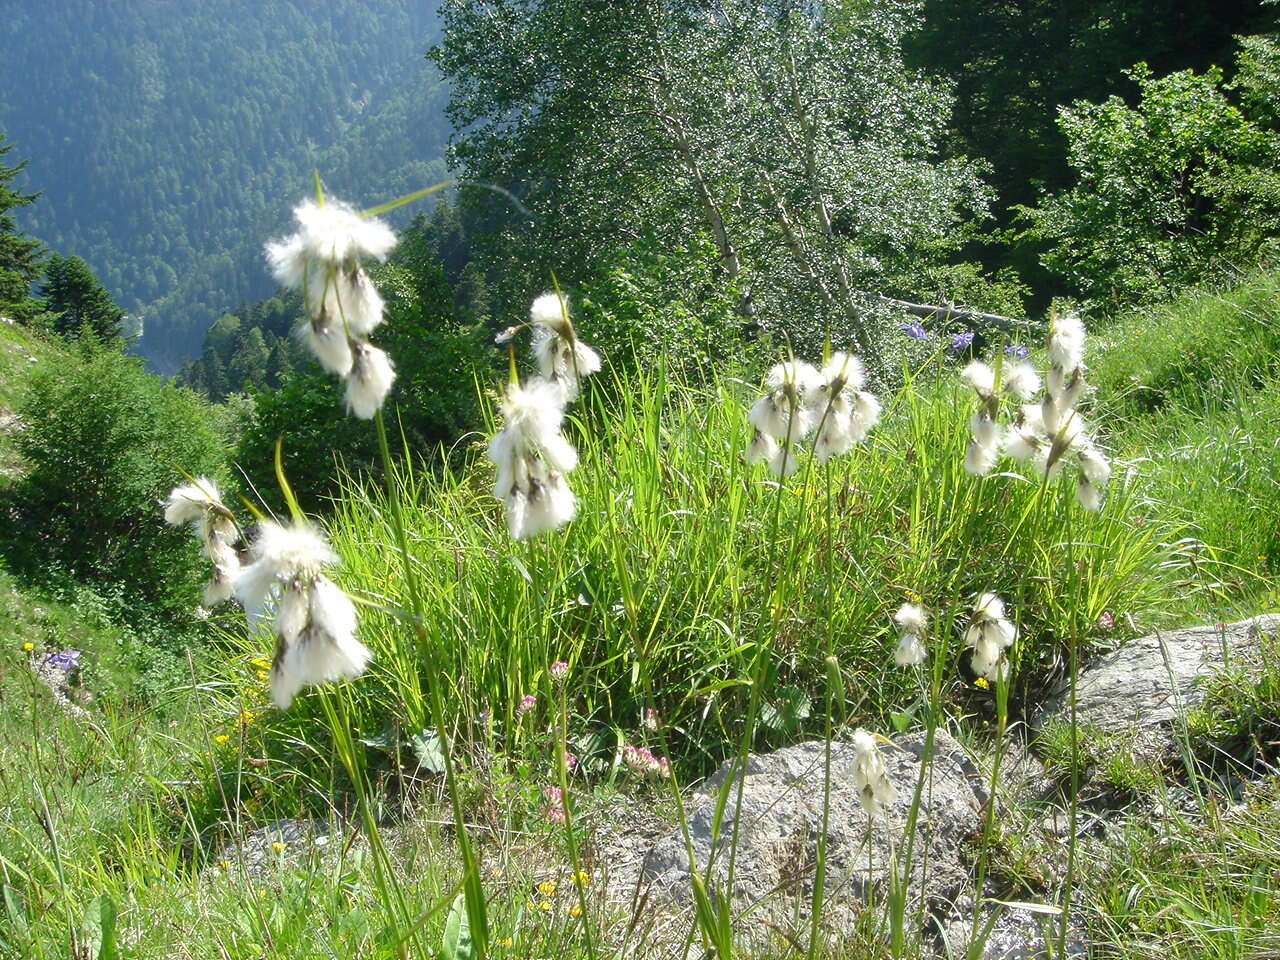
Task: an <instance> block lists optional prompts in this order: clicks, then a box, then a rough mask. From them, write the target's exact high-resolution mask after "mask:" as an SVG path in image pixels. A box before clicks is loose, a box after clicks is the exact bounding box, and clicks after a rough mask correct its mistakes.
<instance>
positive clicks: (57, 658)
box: [44, 649, 80, 673]
mask: <svg viewBox="0 0 1280 960" xmlns="http://www.w3.org/2000/svg"><path fill="white" fill-rule="evenodd" d="M44 662H45V663H47V664H49V666H51V667H57V668H58V669H59V670H62V671H63V672H65V673H70V672H71V671H72V670H74V669H75V668H76V667H78V666H80V651H79V650H73V649H68V650H61V651H59V652H58V653H51V654H49V655H48V656H47V657H45V658H44Z"/></svg>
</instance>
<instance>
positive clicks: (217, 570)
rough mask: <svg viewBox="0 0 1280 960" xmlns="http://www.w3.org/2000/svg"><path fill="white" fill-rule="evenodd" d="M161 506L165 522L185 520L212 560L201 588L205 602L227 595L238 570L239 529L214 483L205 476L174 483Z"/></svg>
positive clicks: (175, 523) (213, 602)
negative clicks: (209, 574) (237, 542)
mask: <svg viewBox="0 0 1280 960" xmlns="http://www.w3.org/2000/svg"><path fill="white" fill-rule="evenodd" d="M163 506H164V519H165V522H166V523H168V524H170V525H171V526H175V527H180V526H182V525H184V524H189V525H190V526H191V528H192V531H193V532H194V533H195V535H196V538H197V539H198V540H199V541H200V546H201V548H202V549H203V551H204V555H205V557H206V558H208V560H209V561H210V563H212V564H213V576H212V577H211V578H210V580H209V582H208V583H206V584H205V588H204V602H205V606H209V607H212V606H215V605H217V604H219V603H222V602H223V601H224V600H229V599H231V581H232V579H233V578H234V577H235V576H236V574H237V573H239V571H240V555H239V554H238V553H237V552H236V549H235V547H234V546H233V545H234V544H235V542H236V540H237V539H239V536H240V532H239V530H238V529H237V527H236V524H235V518H234V516H233V515H232V513H231V511H230V510H228V509H227V507H226V505H225V504H224V503H223V502H222V495H221V493H220V492H219V491H218V485H217V484H216V483H214V481H213V480H211V479H209V478H208V477H197V478H195V479H194V480H192V481H191V483H188V484H184V485H182V486H178V487H174V488H173V490H171V491H170V492H169V496H168V498H167V499H165V501H164V503H163Z"/></svg>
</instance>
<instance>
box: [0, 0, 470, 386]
mask: <svg viewBox="0 0 1280 960" xmlns="http://www.w3.org/2000/svg"><path fill="white" fill-rule="evenodd" d="M435 7H436V4H435V3H434V0H397V2H373V0H333V2H325V3H323V4H317V3H307V2H304V0H270V2H259V0H191V2H184V3H170V2H166V0H130V2H126V3H97V2H87V0H84V2H72V3H53V4H49V3H34V2H23V0H3V2H0V17H3V20H4V23H5V25H6V30H5V31H4V34H3V36H2V37H0V90H3V91H4V93H3V97H2V98H0V128H3V129H4V130H5V132H6V133H7V134H8V135H9V137H10V139H11V141H12V142H13V143H15V144H18V145H19V152H20V156H21V157H23V158H33V164H32V167H31V168H30V169H29V170H28V171H26V179H25V180H24V181H23V182H22V183H21V184H19V186H27V185H29V186H30V188H31V189H33V190H41V191H44V196H43V197H42V198H41V199H40V200H39V202H37V203H35V204H32V205H30V206H27V207H24V208H22V209H21V210H19V211H17V212H16V217H17V220H18V222H19V223H20V224H21V226H22V227H23V228H25V229H26V230H27V231H28V232H29V233H31V234H32V235H34V236H36V237H38V238H39V239H40V240H42V241H44V242H45V243H46V244H47V245H48V246H49V247H50V248H52V249H54V250H57V251H60V252H62V253H63V254H66V255H75V256H79V257H82V258H83V259H84V260H85V261H86V262H87V263H88V264H89V266H90V267H91V268H92V270H93V271H94V272H95V273H96V274H97V275H98V276H99V277H100V278H101V279H102V281H103V283H104V284H105V285H106V287H107V288H108V290H109V291H110V292H111V293H112V294H113V296H114V297H115V299H116V300H117V301H118V302H119V303H120V305H121V306H122V307H123V308H124V309H125V310H126V311H127V312H128V313H129V314H130V315H132V316H133V317H135V318H137V319H138V320H140V321H141V322H142V324H143V325H144V326H145V336H144V337H143V339H142V341H141V345H140V346H141V349H142V351H143V352H144V353H145V354H146V356H147V357H148V359H150V360H151V361H152V362H153V363H155V364H156V365H157V366H158V367H159V368H160V369H162V370H166V371H172V370H174V369H176V368H177V366H178V365H179V364H180V363H181V362H182V360H184V359H188V358H191V357H194V356H196V355H198V354H199V353H200V349H201V338H202V337H203V334H204V330H205V328H206V327H207V326H208V325H209V323H211V322H212V321H213V320H214V319H215V318H217V317H218V316H219V315H221V314H222V313H223V312H225V311H226V310H227V309H228V308H229V307H232V306H234V305H235V304H236V303H237V302H238V301H240V300H241V299H245V298H248V299H258V298H260V297H263V296H267V295H269V294H270V292H271V284H270V278H269V277H268V276H267V274H266V272H265V270H263V269H262V267H261V262H260V252H261V246H262V241H263V238H264V237H265V236H267V235H269V234H271V233H272V232H277V231H279V230H281V229H282V228H283V227H284V226H285V225H286V223H287V220H288V215H289V208H290V206H291V204H292V203H293V202H294V201H295V199H296V198H297V197H298V196H299V195H300V194H301V193H302V192H303V191H305V190H306V189H308V187H309V182H310V180H309V175H310V172H311V170H312V169H313V168H317V169H320V170H321V171H323V174H324V176H325V179H326V182H328V183H329V184H330V185H331V187H332V188H333V189H334V191H335V192H337V193H340V194H343V195H348V196H352V197H356V198H364V197H370V198H376V199H382V198H385V197H388V196H394V195H396V194H397V193H403V192H407V191H409V190H412V189H414V188H416V187H418V186H421V185H422V184H424V183H430V182H434V181H437V180H440V179H442V178H443V176H444V173H445V171H444V167H443V165H442V163H441V160H440V157H441V154H442V151H443V143H444V138H445V136H446V129H445V126H444V122H443V118H442V116H441V110H442V107H443V98H444V96H445V91H444V88H443V87H442V86H441V85H440V83H439V81H438V78H437V76H436V74H435V72H434V71H433V70H432V69H431V67H430V66H429V65H428V64H426V63H425V62H424V60H423V57H422V54H423V51H424V50H425V48H426V46H427V44H428V43H429V42H430V41H431V39H432V37H433V36H434V33H435V30H436V16H435ZM135 322H136V321H135Z"/></svg>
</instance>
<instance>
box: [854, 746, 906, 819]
mask: <svg viewBox="0 0 1280 960" xmlns="http://www.w3.org/2000/svg"><path fill="white" fill-rule="evenodd" d="M853 786H854V789H855V790H857V791H858V800H859V801H860V802H861V803H862V808H863V809H864V810H866V811H867V814H868V815H869V816H872V817H875V816H878V815H880V814H883V813H885V812H886V811H887V810H888V808H889V807H890V806H892V805H893V802H894V800H896V799H897V790H895V789H894V786H893V782H892V781H890V779H889V775H888V772H887V771H886V770H885V766H884V758H883V757H881V756H880V750H879V749H878V748H877V746H876V738H875V737H874V736H873V735H872V734H870V733H868V732H867V731H866V730H864V729H862V728H861V727H859V728H858V729H857V730H856V731H854V734H853Z"/></svg>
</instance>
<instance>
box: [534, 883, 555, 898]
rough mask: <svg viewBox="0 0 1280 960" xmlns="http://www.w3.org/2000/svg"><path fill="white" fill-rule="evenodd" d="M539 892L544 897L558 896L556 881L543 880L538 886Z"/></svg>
mask: <svg viewBox="0 0 1280 960" xmlns="http://www.w3.org/2000/svg"><path fill="white" fill-rule="evenodd" d="M538 892H539V893H540V894H542V895H543V896H544V897H554V896H555V895H556V882H555V881H554V880H543V881H542V882H541V883H540V884H538Z"/></svg>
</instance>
